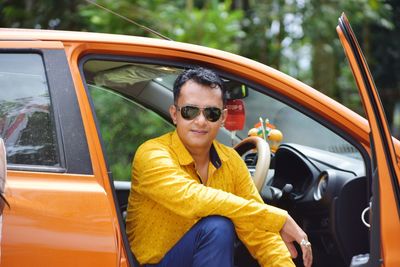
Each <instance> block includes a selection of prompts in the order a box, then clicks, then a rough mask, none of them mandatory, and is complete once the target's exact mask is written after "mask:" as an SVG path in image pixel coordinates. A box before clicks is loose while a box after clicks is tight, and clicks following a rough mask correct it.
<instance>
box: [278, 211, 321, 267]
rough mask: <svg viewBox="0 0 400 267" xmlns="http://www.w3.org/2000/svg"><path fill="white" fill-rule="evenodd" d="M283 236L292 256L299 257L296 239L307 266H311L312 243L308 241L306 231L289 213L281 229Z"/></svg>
mask: <svg viewBox="0 0 400 267" xmlns="http://www.w3.org/2000/svg"><path fill="white" fill-rule="evenodd" d="M280 234H281V237H282V239H283V241H284V242H285V244H286V246H287V248H288V249H289V252H290V254H291V255H292V258H296V257H297V250H296V247H295V246H294V244H293V242H294V241H296V242H297V243H298V244H299V245H300V247H301V251H302V252H303V263H304V266H305V267H311V265H312V261H313V256H312V249H311V243H310V242H309V241H308V238H307V235H306V233H305V232H304V231H303V230H302V229H301V228H300V226H298V225H297V223H296V222H295V221H294V220H293V218H292V217H291V216H290V215H288V217H287V219H286V222H285V224H284V225H283V227H282V229H281V231H280Z"/></svg>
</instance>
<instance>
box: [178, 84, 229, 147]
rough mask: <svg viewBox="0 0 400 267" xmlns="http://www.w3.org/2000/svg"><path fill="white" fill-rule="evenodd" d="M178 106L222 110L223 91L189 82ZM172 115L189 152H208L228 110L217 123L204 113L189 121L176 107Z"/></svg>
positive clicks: (182, 91)
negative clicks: (201, 150)
mask: <svg viewBox="0 0 400 267" xmlns="http://www.w3.org/2000/svg"><path fill="white" fill-rule="evenodd" d="M176 105H177V106H178V107H179V108H182V107H184V106H188V105H189V106H196V107H199V108H206V107H217V108H219V109H221V110H222V109H223V102H222V91H221V90H220V89H218V88H211V87H209V86H205V85H201V84H198V83H196V82H194V81H193V80H189V81H187V82H186V83H185V84H183V86H182V88H181V92H180V96H179V98H178V101H177V103H176ZM170 114H171V118H172V120H173V121H174V123H176V129H177V132H178V135H179V137H180V139H181V140H182V142H183V144H184V145H185V147H186V148H187V149H188V150H189V151H191V150H192V149H196V150H198V149H207V150H208V149H209V148H210V146H211V143H212V141H213V140H214V139H215V137H216V136H217V133H218V130H219V128H220V127H221V125H222V124H223V123H224V122H225V118H226V110H223V112H222V115H221V117H220V118H219V120H217V121H216V122H211V121H209V120H207V119H206V118H205V117H204V113H203V112H200V115H198V116H197V117H195V118H194V119H192V120H187V119H184V118H183V117H182V115H181V112H180V111H178V108H177V107H176V106H171V107H170Z"/></svg>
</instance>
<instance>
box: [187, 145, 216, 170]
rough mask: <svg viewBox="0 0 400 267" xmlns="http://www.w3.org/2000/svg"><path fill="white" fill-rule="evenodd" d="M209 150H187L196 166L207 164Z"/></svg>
mask: <svg viewBox="0 0 400 267" xmlns="http://www.w3.org/2000/svg"><path fill="white" fill-rule="evenodd" d="M210 148H211V146H210V147H209V148H208V149H204V148H187V150H188V151H189V153H190V155H191V156H192V158H193V160H194V162H195V163H196V165H197V166H202V165H204V164H208V162H209V161H210Z"/></svg>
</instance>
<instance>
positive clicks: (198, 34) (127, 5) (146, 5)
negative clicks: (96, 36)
mask: <svg viewBox="0 0 400 267" xmlns="http://www.w3.org/2000/svg"><path fill="white" fill-rule="evenodd" d="M189 2H190V1H188V2H187V3H186V2H185V1H175V3H174V5H171V2H170V1H163V0H157V1H131V2H129V1H109V0H102V1H98V3H99V4H101V5H104V6H107V8H109V9H111V10H113V11H115V12H116V13H118V14H121V15H123V16H125V17H127V18H129V19H132V20H134V21H135V22H137V23H140V24H142V25H144V26H147V27H149V28H151V29H154V30H156V31H158V32H160V33H161V34H163V35H165V36H167V37H168V38H171V39H172V40H175V41H181V42H188V43H194V44H199V45H206V46H209V47H214V48H219V49H224V50H227V51H231V52H238V50H239V46H238V43H237V42H236V40H237V39H239V38H241V37H243V32H242V31H241V26H240V22H241V19H242V11H241V10H236V11H231V10H230V5H231V1H224V2H219V1H216V0H212V1H208V2H206V4H204V5H203V6H201V7H197V6H193V5H192V4H190V3H189ZM80 14H81V15H82V17H83V18H84V19H85V20H86V24H87V30H90V31H101V32H110V33H120V34H132V35H141V36H152V37H154V36H153V35H152V34H150V33H148V32H146V31H144V30H143V29H141V28H139V27H137V26H135V25H132V24H130V23H129V22H127V21H125V20H122V19H121V18H119V17H117V16H115V15H112V14H110V13H108V12H106V11H104V10H101V9H99V8H97V7H95V6H91V5H82V6H81V7H80ZM171 22H173V23H171Z"/></svg>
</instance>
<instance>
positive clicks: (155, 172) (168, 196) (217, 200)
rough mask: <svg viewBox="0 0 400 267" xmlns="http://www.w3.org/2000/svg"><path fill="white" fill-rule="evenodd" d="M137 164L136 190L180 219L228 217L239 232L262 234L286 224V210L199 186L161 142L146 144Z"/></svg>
mask: <svg viewBox="0 0 400 267" xmlns="http://www.w3.org/2000/svg"><path fill="white" fill-rule="evenodd" d="M133 164H134V165H133V177H134V180H133V187H134V188H135V190H137V191H138V192H139V193H141V194H144V195H146V196H147V197H149V198H151V199H152V200H154V201H156V202H157V203H159V204H160V205H163V206H164V207H166V208H167V209H169V210H171V211H173V212H175V213H177V214H179V215H180V216H183V217H187V218H202V217H206V216H209V215H220V216H225V217H227V218H229V219H231V220H232V222H233V223H234V224H235V227H236V228H237V229H253V231H259V232H263V231H271V232H278V231H280V230H281V228H282V226H283V224H284V223H285V221H286V216H287V213H286V212H285V211H284V210H281V209H279V208H275V207H272V206H269V205H266V204H262V203H259V202H257V201H255V200H253V199H252V200H247V199H244V198H242V197H239V196H236V195H234V194H231V193H227V192H225V191H222V190H218V189H214V188H210V187H206V186H204V185H202V184H199V183H197V182H196V181H195V180H193V179H192V178H191V177H190V176H189V174H187V173H186V172H185V171H183V170H182V169H181V168H180V166H179V165H178V163H177V162H175V161H174V160H173V159H172V157H171V155H170V152H169V151H168V149H167V148H165V147H164V148H163V147H160V145H159V144H158V143H154V142H147V143H145V144H144V145H142V146H141V147H140V148H139V149H138V151H137V152H136V156H135V159H134V163H133Z"/></svg>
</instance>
